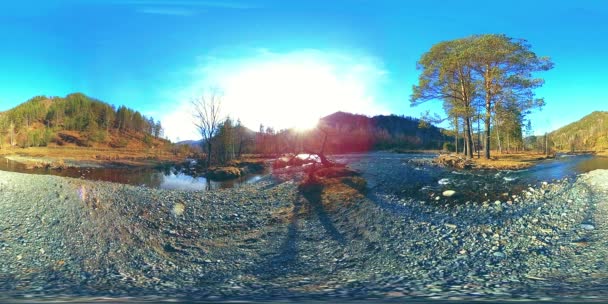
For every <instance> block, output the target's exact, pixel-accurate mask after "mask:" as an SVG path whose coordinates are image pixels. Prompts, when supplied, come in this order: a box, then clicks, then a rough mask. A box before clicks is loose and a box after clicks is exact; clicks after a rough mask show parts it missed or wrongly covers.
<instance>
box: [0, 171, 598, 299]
mask: <svg viewBox="0 0 608 304" xmlns="http://www.w3.org/2000/svg"><path fill="white" fill-rule="evenodd" d="M370 165H371V166H373V164H370ZM360 169H361V170H362V171H363V176H367V175H366V174H365V171H366V170H367V169H366V168H365V167H362V168H360ZM385 174H386V176H376V180H374V179H370V180H369V182H370V186H369V187H368V188H369V191H368V193H367V194H366V195H358V194H355V193H354V192H353V193H352V195H348V196H345V195H343V192H342V191H330V192H323V191H322V192H319V193H314V192H313V193H311V194H312V195H308V194H306V195H303V194H301V192H300V191H299V190H298V187H297V183H296V182H294V181H293V180H290V179H286V180H284V181H281V180H272V179H270V178H268V179H264V180H262V181H260V182H258V183H255V184H251V185H244V186H242V187H239V188H234V189H223V190H216V191H211V192H184V191H167V190H156V189H148V188H143V187H133V186H126V185H120V184H113V183H105V182H91V181H84V180H78V179H71V178H62V177H57V176H38V175H27V174H18V173H9V172H0V261H1V263H0V300H1V299H11V298H12V299H15V298H20V297H24V296H28V297H34V298H38V297H49V296H51V297H52V296H55V295H62V296H65V295H68V296H74V297H80V296H104V297H107V296H109V297H125V296H132V297H145V296H160V297H168V298H182V299H200V300H223V299H227V300H230V299H232V300H234V299H248V300H265V299H277V298H278V299H287V298H290V299H300V300H302V299H326V300H327V299H396V298H439V299H455V300H475V299H533V300H539V299H550V298H553V299H555V298H567V299H593V298H599V299H606V298H607V297H608V292H607V291H606V289H605V288H604V286H606V284H607V283H608V265H606V263H605V261H606V260H608V256H607V255H608V248H607V247H608V245H607V244H608V226H606V223H607V222H608V206H607V205H606V202H608V188H607V187H608V171H594V172H592V173H589V174H586V175H583V176H582V177H581V178H579V179H578V180H576V181H572V180H561V181H558V182H556V183H553V184H546V183H545V184H542V185H541V186H539V187H531V188H529V189H527V190H526V191H525V192H524V193H522V194H521V195H515V196H513V197H510V198H509V199H504V200H501V201H492V202H481V201H480V202H474V201H473V202H467V203H459V204H456V205H454V204H452V203H450V198H449V197H440V199H439V200H435V199H433V200H428V201H421V200H415V199H412V198H411V197H408V196H407V195H404V194H403V193H400V192H393V191H392V190H391V189H392V188H391V187H390V183H391V182H393V181H394V180H395V178H394V177H391V178H388V177H390V176H389V175H390V173H389V172H386V173H385ZM378 178H380V179H381V180H382V181H380V180H377V179H378ZM379 185H380V186H379ZM346 186H348V185H346ZM454 190H455V191H456V192H457V194H456V195H458V192H459V191H460V190H461V189H454Z"/></svg>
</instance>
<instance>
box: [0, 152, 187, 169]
mask: <svg viewBox="0 0 608 304" xmlns="http://www.w3.org/2000/svg"><path fill="white" fill-rule="evenodd" d="M0 157H5V158H8V159H11V160H14V161H16V162H19V163H22V164H25V165H26V166H30V167H32V168H43V167H48V168H58V169H60V168H113V167H153V166H157V165H161V164H166V163H176V162H181V161H183V157H182V156H179V155H174V154H172V153H169V152H167V151H161V150H155V149H148V150H128V149H120V148H116V149H110V148H86V147H30V148H25V149H23V148H8V147H4V148H3V149H0Z"/></svg>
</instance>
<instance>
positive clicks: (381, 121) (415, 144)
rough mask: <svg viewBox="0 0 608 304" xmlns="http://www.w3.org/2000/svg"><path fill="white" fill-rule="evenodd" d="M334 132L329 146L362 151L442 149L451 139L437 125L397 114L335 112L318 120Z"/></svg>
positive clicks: (339, 149) (337, 149) (335, 149)
mask: <svg viewBox="0 0 608 304" xmlns="http://www.w3.org/2000/svg"><path fill="white" fill-rule="evenodd" d="M321 121H322V122H323V124H324V125H326V126H328V128H329V129H330V131H331V133H332V134H333V135H331V136H329V147H328V148H329V149H330V150H334V151H358V150H359V151H364V150H370V149H380V150H382V149H391V148H400V149H441V148H442V147H443V144H444V143H446V142H451V141H452V140H453V139H452V138H451V137H448V136H447V135H445V134H444V133H443V132H442V130H441V129H440V128H437V127H435V126H433V125H430V124H425V123H421V121H420V120H419V119H416V118H412V117H404V116H397V115H388V116H385V115H379V116H374V117H368V116H364V115H356V114H351V113H345V112H336V113H334V114H331V115H329V116H326V117H324V118H322V119H321Z"/></svg>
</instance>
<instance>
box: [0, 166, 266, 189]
mask: <svg viewBox="0 0 608 304" xmlns="http://www.w3.org/2000/svg"><path fill="white" fill-rule="evenodd" d="M0 170H3V171H11V172H20V173H30V174H42V175H57V176H64V177H73V178H81V179H88V180H97V181H107V182H115V183H121V184H128V185H135V186H144V187H149V188H159V189H172V190H188V191H206V190H211V189H220V188H234V187H238V186H240V185H242V184H249V183H254V182H257V181H259V180H260V179H261V178H262V177H263V175H264V174H263V173H262V174H252V175H245V176H242V177H240V178H237V179H234V180H229V181H212V180H209V179H207V178H205V177H204V176H198V175H197V174H195V173H194V171H193V170H192V169H191V168H190V167H189V166H165V167H162V168H67V169H63V170H50V169H47V168H33V169H28V168H27V167H26V165H24V164H22V163H18V162H15V161H12V160H9V159H6V158H4V159H0Z"/></svg>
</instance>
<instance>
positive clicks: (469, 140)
mask: <svg viewBox="0 0 608 304" xmlns="http://www.w3.org/2000/svg"><path fill="white" fill-rule="evenodd" d="M464 120H465V133H466V143H465V147H466V157H467V158H473V136H472V135H471V118H470V117H465V119H464Z"/></svg>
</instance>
